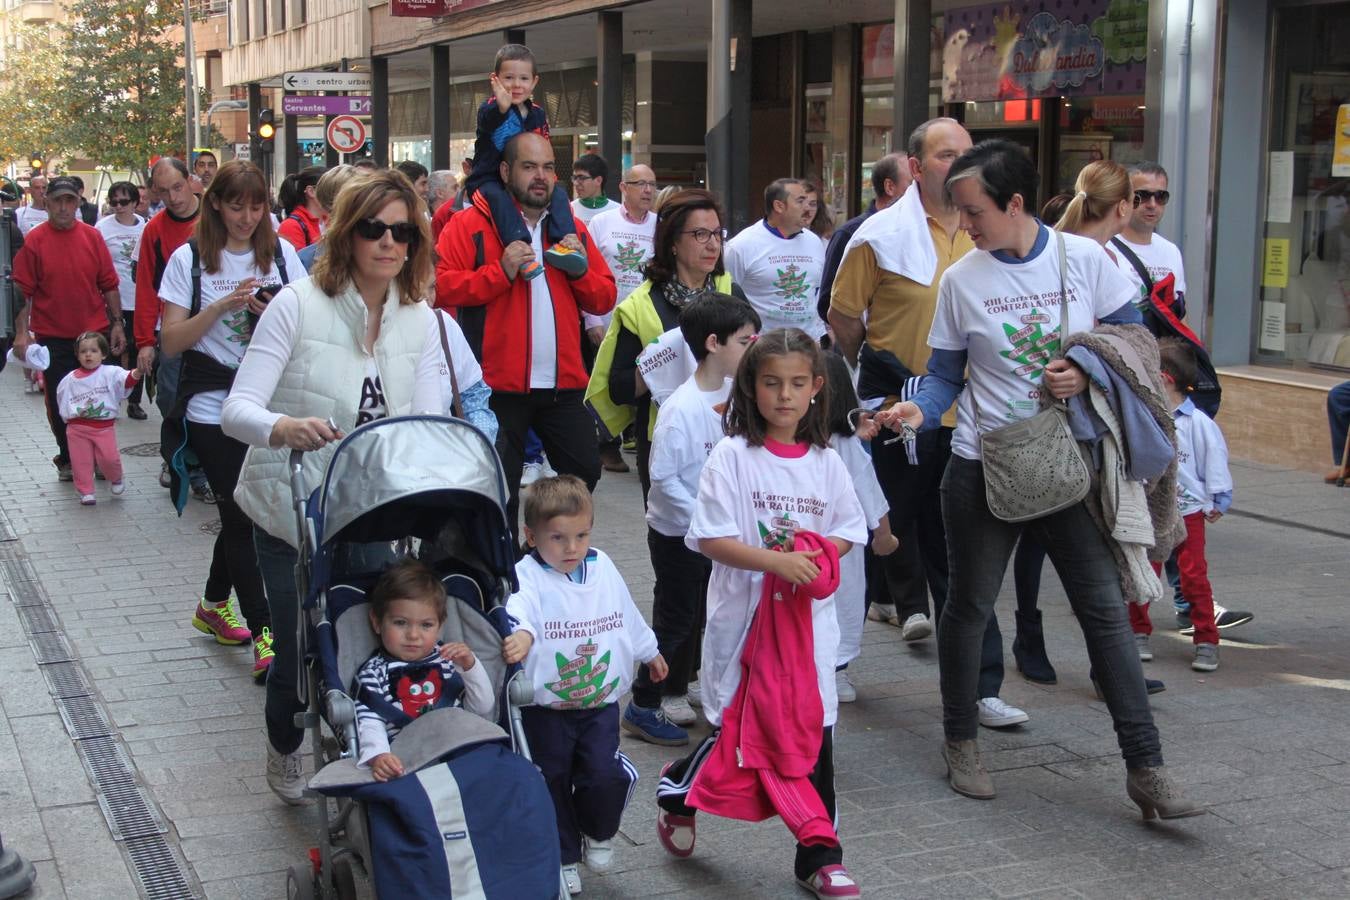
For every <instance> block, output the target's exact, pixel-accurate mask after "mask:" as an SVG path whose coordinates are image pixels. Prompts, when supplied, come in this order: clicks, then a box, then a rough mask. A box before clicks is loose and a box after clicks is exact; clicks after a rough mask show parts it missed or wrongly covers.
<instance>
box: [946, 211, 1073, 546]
mask: <svg viewBox="0 0 1350 900" xmlns="http://www.w3.org/2000/svg"><path fill="white" fill-rule="evenodd" d="M1055 237H1056V239H1057V240H1058V244H1059V330H1060V342H1061V343H1062V342H1063V340H1064V338H1065V336H1066V335H1065V334H1064V331H1065V329H1066V328H1067V327H1068V321H1069V298H1068V294H1067V292H1066V291H1065V287H1064V271H1065V268H1066V262H1065V251H1064V236H1063V235H1062V234H1060V233H1059V232H1055ZM970 397H971V402H972V403H973V404H974V410H975V420H976V431H978V430H979V426H978V423H979V417H980V408H979V403H978V402H976V400H975V393H974V390H973V389H972V390H971V395H970ZM980 455H981V457H982V458H983V462H984V495H985V499H986V501H987V502H988V503H989V511H990V512H991V513H993V514H994V516H995V517H996V518H999V519H1002V520H1003V521H1005V522H1026V521H1029V520H1031V519H1039V518H1041V517H1042V516H1048V515H1050V514H1051V513H1055V512H1059V511H1060V510H1061V509H1066V508H1068V507H1070V506H1073V505H1074V504H1075V503H1077V502H1078V501H1080V500H1082V499H1083V498H1084V497H1085V496H1087V492H1088V488H1089V486H1090V485H1091V475H1090V473H1089V472H1088V467H1087V463H1086V462H1085V461H1084V460H1083V456H1082V454H1081V453H1079V452H1078V442H1077V441H1076V440H1075V439H1074V436H1073V432H1072V431H1071V430H1070V428H1069V407H1068V404H1066V403H1065V402H1064V401H1063V400H1054V401H1052V402H1051V403H1050V405H1049V406H1047V407H1046V408H1045V409H1043V410H1041V411H1040V412H1038V413H1037V414H1036V415H1034V416H1032V417H1031V418H1029V419H1023V420H1021V421H1019V422H1013V423H1011V424H1009V425H1004V426H1002V427H1000V428H995V429H993V430H991V431H986V432H985V433H984V434H982V435H980Z"/></svg>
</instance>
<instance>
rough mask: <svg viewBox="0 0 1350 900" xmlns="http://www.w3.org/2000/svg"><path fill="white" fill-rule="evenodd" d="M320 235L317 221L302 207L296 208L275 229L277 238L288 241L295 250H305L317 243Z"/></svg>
mask: <svg viewBox="0 0 1350 900" xmlns="http://www.w3.org/2000/svg"><path fill="white" fill-rule="evenodd" d="M321 234H322V231H321V230H320V228H319V220H318V219H316V218H315V217H314V215H313V214H312V213H311V212H310V211H309V210H307V209H305V208H304V207H303V206H297V207H296V208H295V210H294V211H292V212H291V214H290V215H289V216H287V217H286V218H284V219H282V220H281V225H280V226H279V227H278V228H277V237H283V238H285V239H286V240H288V241H290V242H291V246H292V247H294V248H295V249H297V250H303V249H305V248H306V247H308V246H309V245H310V244H312V243H314V242H315V241H317V240H318V239H319V236H320V235H321Z"/></svg>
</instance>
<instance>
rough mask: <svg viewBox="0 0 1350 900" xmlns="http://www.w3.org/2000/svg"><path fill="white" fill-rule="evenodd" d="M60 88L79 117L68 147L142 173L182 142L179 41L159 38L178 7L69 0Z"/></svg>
mask: <svg viewBox="0 0 1350 900" xmlns="http://www.w3.org/2000/svg"><path fill="white" fill-rule="evenodd" d="M69 15H70V24H69V25H68V26H67V30H68V32H69V45H68V47H67V49H66V54H65V59H66V61H67V62H68V64H69V65H70V66H71V67H72V69H73V71H72V72H71V74H70V77H69V79H68V82H67V87H66V90H67V91H68V93H69V95H70V97H71V100H72V101H73V102H74V106H73V109H74V110H77V111H78V112H77V113H76V114H74V115H72V116H71V117H70V119H69V122H68V143H69V144H70V145H71V146H75V147H79V148H82V149H83V150H84V152H85V153H87V154H88V155H89V156H91V157H93V158H94V159H96V160H97V161H98V162H100V163H103V164H106V165H111V166H114V167H116V168H119V169H120V168H126V169H134V170H142V171H143V170H145V169H146V168H147V166H148V161H149V159H150V157H151V156H154V155H156V154H159V155H164V154H168V153H171V152H173V151H175V150H178V149H180V148H181V147H182V143H183V69H182V66H181V65H180V63H179V59H180V57H181V54H182V44H181V42H179V41H172V42H171V41H168V40H166V34H167V33H168V32H169V30H170V29H172V28H174V26H176V25H179V24H181V23H182V7H181V6H178V5H177V4H173V3H168V2H166V0H152V2H148V3H147V2H146V0H76V2H75V3H74V4H72V5H71V7H70V9H69Z"/></svg>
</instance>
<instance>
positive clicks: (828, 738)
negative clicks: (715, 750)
mask: <svg viewBox="0 0 1350 900" xmlns="http://www.w3.org/2000/svg"><path fill="white" fill-rule="evenodd" d="M720 733H721V730H720V729H719V730H717V731H714V732H713V733H712V734H710V735H708V736H707V737H705V738H704V739H703V740H702V741H701V742H700V743H699V744H698V746H696V747H695V748H694V750H693V752H692V753H690V754H689V755H688V756H686V757H684V758H683V759H678V760H676V761H675V762H673V763H671V764H670V767H669V768H668V769H666V770H665V772H663V773H662V775H661V780H660V781H659V782H658V783H657V787H656V791H657V796H656V805H657V806H659V807H661V808H662V809H664V810H665V811H666V812H668V813H673V814H675V815H677V816H693V815H694V814H695V813H697V812H698V810H696V809H694V807H692V806H690V805H688V804H687V803H685V802H684V801H685V798H686V797H688V796H689V789H690V787H692V785H693V783H694V776H695V775H697V774H698V770H699V769H701V768H702V767H703V763H704V762H705V761H706V760H707V758H708V754H709V753H710V752H711V751H712V745H713V742H714V741H715V740H717V735H718V734H720ZM808 780H810V782H811V786H812V787H813V788H815V789H816V793H817V794H818V795H820V800H821V802H822V803H824V804H825V812H826V813H827V814H828V815H829V817H830V818H831V819H832V820H833V821H835V822H838V821H839V815H838V813H837V812H836V805H835V796H834V726H833V725H827V726H825V730H824V733H823V734H822V735H821V741H820V755H819V756H818V757H816V767H815V768H814V769H812V770H811V774H810V775H809V776H808ZM843 861H844V847H843V844H842V843H840V844H836V845H835V846H833V847H828V846H825V845H824V844H798V845H797V855H796V858H795V859H794V860H793V863H792V870H793V873H794V874H795V875H796V876H797V878H798V879H799V880H802V881H805V880H806V879H807V878H810V877H811V875H812V874H813V873H814V872H815V871H816V870H817V869H819V868H821V867H822V866H832V865H839V864H841V863H843Z"/></svg>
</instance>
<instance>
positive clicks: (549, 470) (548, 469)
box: [539, 456, 558, 478]
mask: <svg viewBox="0 0 1350 900" xmlns="http://www.w3.org/2000/svg"><path fill="white" fill-rule="evenodd" d="M539 465H541V466H543V467H544V477H545V478H557V477H558V473H557V471H555V470H554V468H553V467H552V466H551V465H549V463H548V456H544V457H542V458H541V461H540V463H539Z"/></svg>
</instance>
